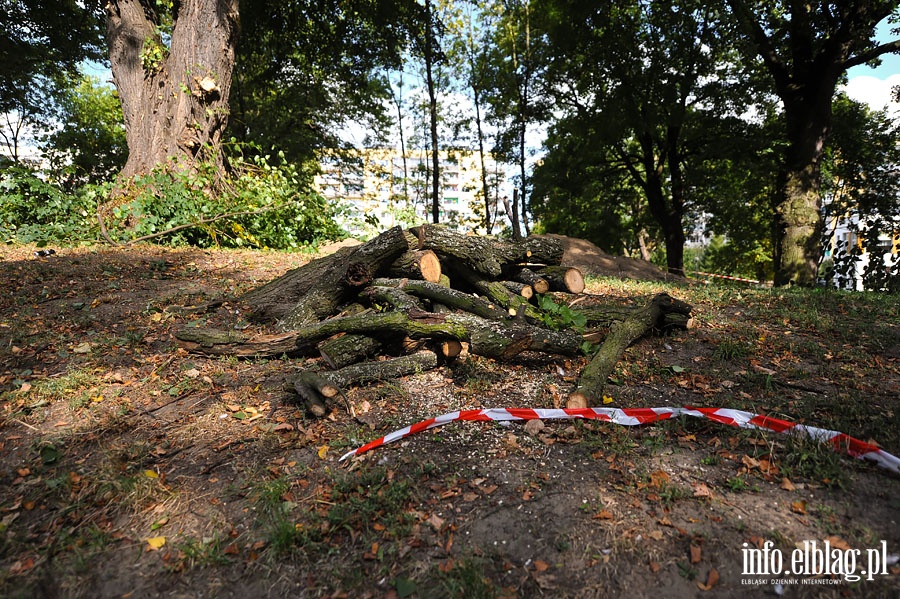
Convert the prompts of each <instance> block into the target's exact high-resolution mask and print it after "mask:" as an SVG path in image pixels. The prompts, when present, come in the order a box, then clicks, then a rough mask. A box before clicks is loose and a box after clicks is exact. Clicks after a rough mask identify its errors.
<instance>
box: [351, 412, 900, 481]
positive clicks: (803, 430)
mask: <svg viewBox="0 0 900 599" xmlns="http://www.w3.org/2000/svg"><path fill="white" fill-rule="evenodd" d="M677 416H693V417H695V418H708V419H709V420H713V421H715V422H720V423H722V424H728V425H730V426H736V427H740V428H751V429H764V430H770V431H774V432H776V433H789V434H803V435H806V436H807V437H809V438H811V439H814V440H816V441H819V442H821V443H828V444H830V445H831V446H832V448H833V449H834V450H835V451H839V452H844V453H846V454H848V455H850V456H853V457H855V458H859V459H866V460H871V461H873V462H875V463H876V464H878V465H879V466H881V467H882V468H885V469H887V470H890V471H891V472H894V473H896V474H900V458H898V457H896V456H894V455H892V454H890V453H888V452H886V451H884V450H882V449H880V448H878V447H877V446H875V445H873V444H871V443H866V442H865V441H860V440H859V439H855V438H853V437H851V436H849V435H845V434H844V433H840V432H837V431H830V430H826V429H823V428H816V427H814V426H806V425H804V424H797V423H795V422H789V421H787V420H780V419H778V418H771V417H769V416H763V415H761V414H752V413H750V412H744V411H742V410H732V409H728V408H691V407H683V408H625V409H620V408H565V409H563V408H559V409H530V408H485V409H482V410H461V411H458V412H450V413H449V414H443V415H441V416H437V417H435V418H429V419H428V420H423V421H422V422H419V423H416V424H413V425H411V426H407V427H405V428H401V429H399V430H396V431H394V432H392V433H390V434H388V435H385V436H383V437H381V438H380V439H376V440H374V441H371V442H369V443H366V444H365V445H363V446H362V447H359V448H357V449H354V450H353V451H350V452H348V453H346V454H344V455H343V456H342V457H341V461H344V460H346V459H347V458H350V457H353V456H357V455H359V454H361V453H364V452H366V451H369V450H370V449H375V448H377V447H381V446H382V445H386V444H388V443H391V442H393V441H397V440H398V439H402V438H404V437H408V436H410V435H414V434H416V433H419V432H422V431H425V430H428V429H431V428H434V427H436V426H442V425H444V424H448V423H450V422H456V421H469V422H473V421H488V420H493V421H510V420H538V419H539V420H554V419H569V418H586V419H590V420H600V421H603V422H612V423H613V424H623V425H625V426H635V425H639V424H649V423H651V422H657V421H659V420H668V419H670V418H675V417H677Z"/></svg>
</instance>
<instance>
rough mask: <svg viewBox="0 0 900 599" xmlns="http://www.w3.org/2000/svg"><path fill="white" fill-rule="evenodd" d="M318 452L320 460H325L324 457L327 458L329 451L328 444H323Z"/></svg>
mask: <svg viewBox="0 0 900 599" xmlns="http://www.w3.org/2000/svg"><path fill="white" fill-rule="evenodd" d="M316 453H317V454H318V456H319V459H320V460H324V459H325V454H327V453H328V446H327V445H323V446H322V447H320V448H319V451H318V452H316Z"/></svg>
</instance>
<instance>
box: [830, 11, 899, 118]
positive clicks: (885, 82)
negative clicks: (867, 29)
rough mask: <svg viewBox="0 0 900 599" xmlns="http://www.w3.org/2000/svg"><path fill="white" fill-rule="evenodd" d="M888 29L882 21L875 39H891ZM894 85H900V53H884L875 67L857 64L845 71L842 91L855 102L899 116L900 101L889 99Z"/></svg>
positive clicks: (880, 40)
mask: <svg viewBox="0 0 900 599" xmlns="http://www.w3.org/2000/svg"><path fill="white" fill-rule="evenodd" d="M890 29H891V26H890V25H888V24H887V23H886V22H882V23H881V25H879V26H878V31H877V33H876V39H878V41H879V42H882V43H884V42H887V41H890V40H891V39H893V38H892V36H891V35H890ZM896 86H900V54H886V55H884V56H882V60H881V65H880V66H878V67H877V68H872V67H868V66H859V67H853V68H852V69H850V70H849V71H847V85H846V86H844V91H846V92H847V95H848V96H850V98H852V99H853V100H856V101H857V102H864V103H866V104H868V105H869V106H870V107H871V108H874V109H876V110H881V109H883V108H887V110H888V113H889V114H890V115H891V116H893V117H894V118H900V103H897V102H892V101H891V89H892V88H893V87H896Z"/></svg>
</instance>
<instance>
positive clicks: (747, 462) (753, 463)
mask: <svg viewBox="0 0 900 599" xmlns="http://www.w3.org/2000/svg"><path fill="white" fill-rule="evenodd" d="M741 463H742V464H743V465H744V466H746V467H747V469H748V470H752V469H753V468H759V460H757V459H756V458H751V457H750V456H748V455H745V456H744V457H742V458H741Z"/></svg>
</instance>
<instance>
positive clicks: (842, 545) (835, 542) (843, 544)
mask: <svg viewBox="0 0 900 599" xmlns="http://www.w3.org/2000/svg"><path fill="white" fill-rule="evenodd" d="M825 540H826V541H827V542H828V544H829V545H831V546H832V547H833V548H835V549H840V550H841V551H849V550H850V544H849V543H847V541H845V540H844V539H842V538H841V537H838V536H830V537H825Z"/></svg>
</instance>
